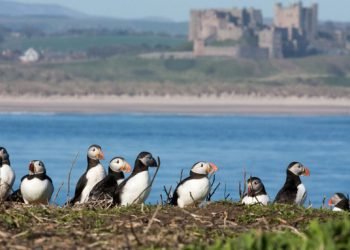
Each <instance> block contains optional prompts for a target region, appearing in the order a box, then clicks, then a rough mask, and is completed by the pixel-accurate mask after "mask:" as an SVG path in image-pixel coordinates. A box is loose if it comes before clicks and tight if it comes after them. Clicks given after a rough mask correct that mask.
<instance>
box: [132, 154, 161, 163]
mask: <svg viewBox="0 0 350 250" xmlns="http://www.w3.org/2000/svg"><path fill="white" fill-rule="evenodd" d="M136 161H139V162H141V163H142V165H144V166H146V167H158V163H157V161H156V160H155V159H154V158H153V156H152V154H151V153H149V152H141V153H139V155H138V156H137V158H136Z"/></svg>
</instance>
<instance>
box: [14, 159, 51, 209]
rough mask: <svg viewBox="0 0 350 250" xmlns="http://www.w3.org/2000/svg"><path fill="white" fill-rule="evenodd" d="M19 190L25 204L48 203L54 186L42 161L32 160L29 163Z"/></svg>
mask: <svg viewBox="0 0 350 250" xmlns="http://www.w3.org/2000/svg"><path fill="white" fill-rule="evenodd" d="M19 190H20V194H21V195H22V198H23V201H24V203H26V204H48V203H49V201H50V199H51V196H52V193H53V191H54V187H53V184H52V180H51V178H50V177H49V176H47V175H46V169H45V165H44V163H43V162H42V161H38V160H33V161H31V162H30V163H29V174H28V175H26V176H24V177H23V178H22V180H21V185H20V189H19ZM17 192H18V191H17Z"/></svg>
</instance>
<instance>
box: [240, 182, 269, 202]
mask: <svg viewBox="0 0 350 250" xmlns="http://www.w3.org/2000/svg"><path fill="white" fill-rule="evenodd" d="M247 186H248V192H247V193H246V194H245V195H244V196H243V199H242V204H245V205H253V204H262V205H267V204H268V203H269V201H270V198H269V196H268V195H267V193H266V190H265V186H264V184H263V183H262V181H261V180H260V178H258V177H250V178H249V179H248V180H247Z"/></svg>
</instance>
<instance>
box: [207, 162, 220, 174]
mask: <svg viewBox="0 0 350 250" xmlns="http://www.w3.org/2000/svg"><path fill="white" fill-rule="evenodd" d="M209 166H210V170H209V174H212V173H214V172H216V171H218V167H217V166H216V165H215V164H214V163H211V162H210V163H209Z"/></svg>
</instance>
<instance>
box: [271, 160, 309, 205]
mask: <svg viewBox="0 0 350 250" xmlns="http://www.w3.org/2000/svg"><path fill="white" fill-rule="evenodd" d="M300 176H310V170H309V169H308V168H307V167H305V166H303V165H302V164H301V163H299V162H292V163H290V164H289V166H288V168H287V178H286V181H285V183H284V185H283V187H282V188H281V190H280V191H279V192H278V193H277V195H276V198H275V202H276V203H285V204H296V205H303V204H304V202H305V200H306V196H307V192H306V188H305V186H304V184H303V183H302V182H301V180H300Z"/></svg>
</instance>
